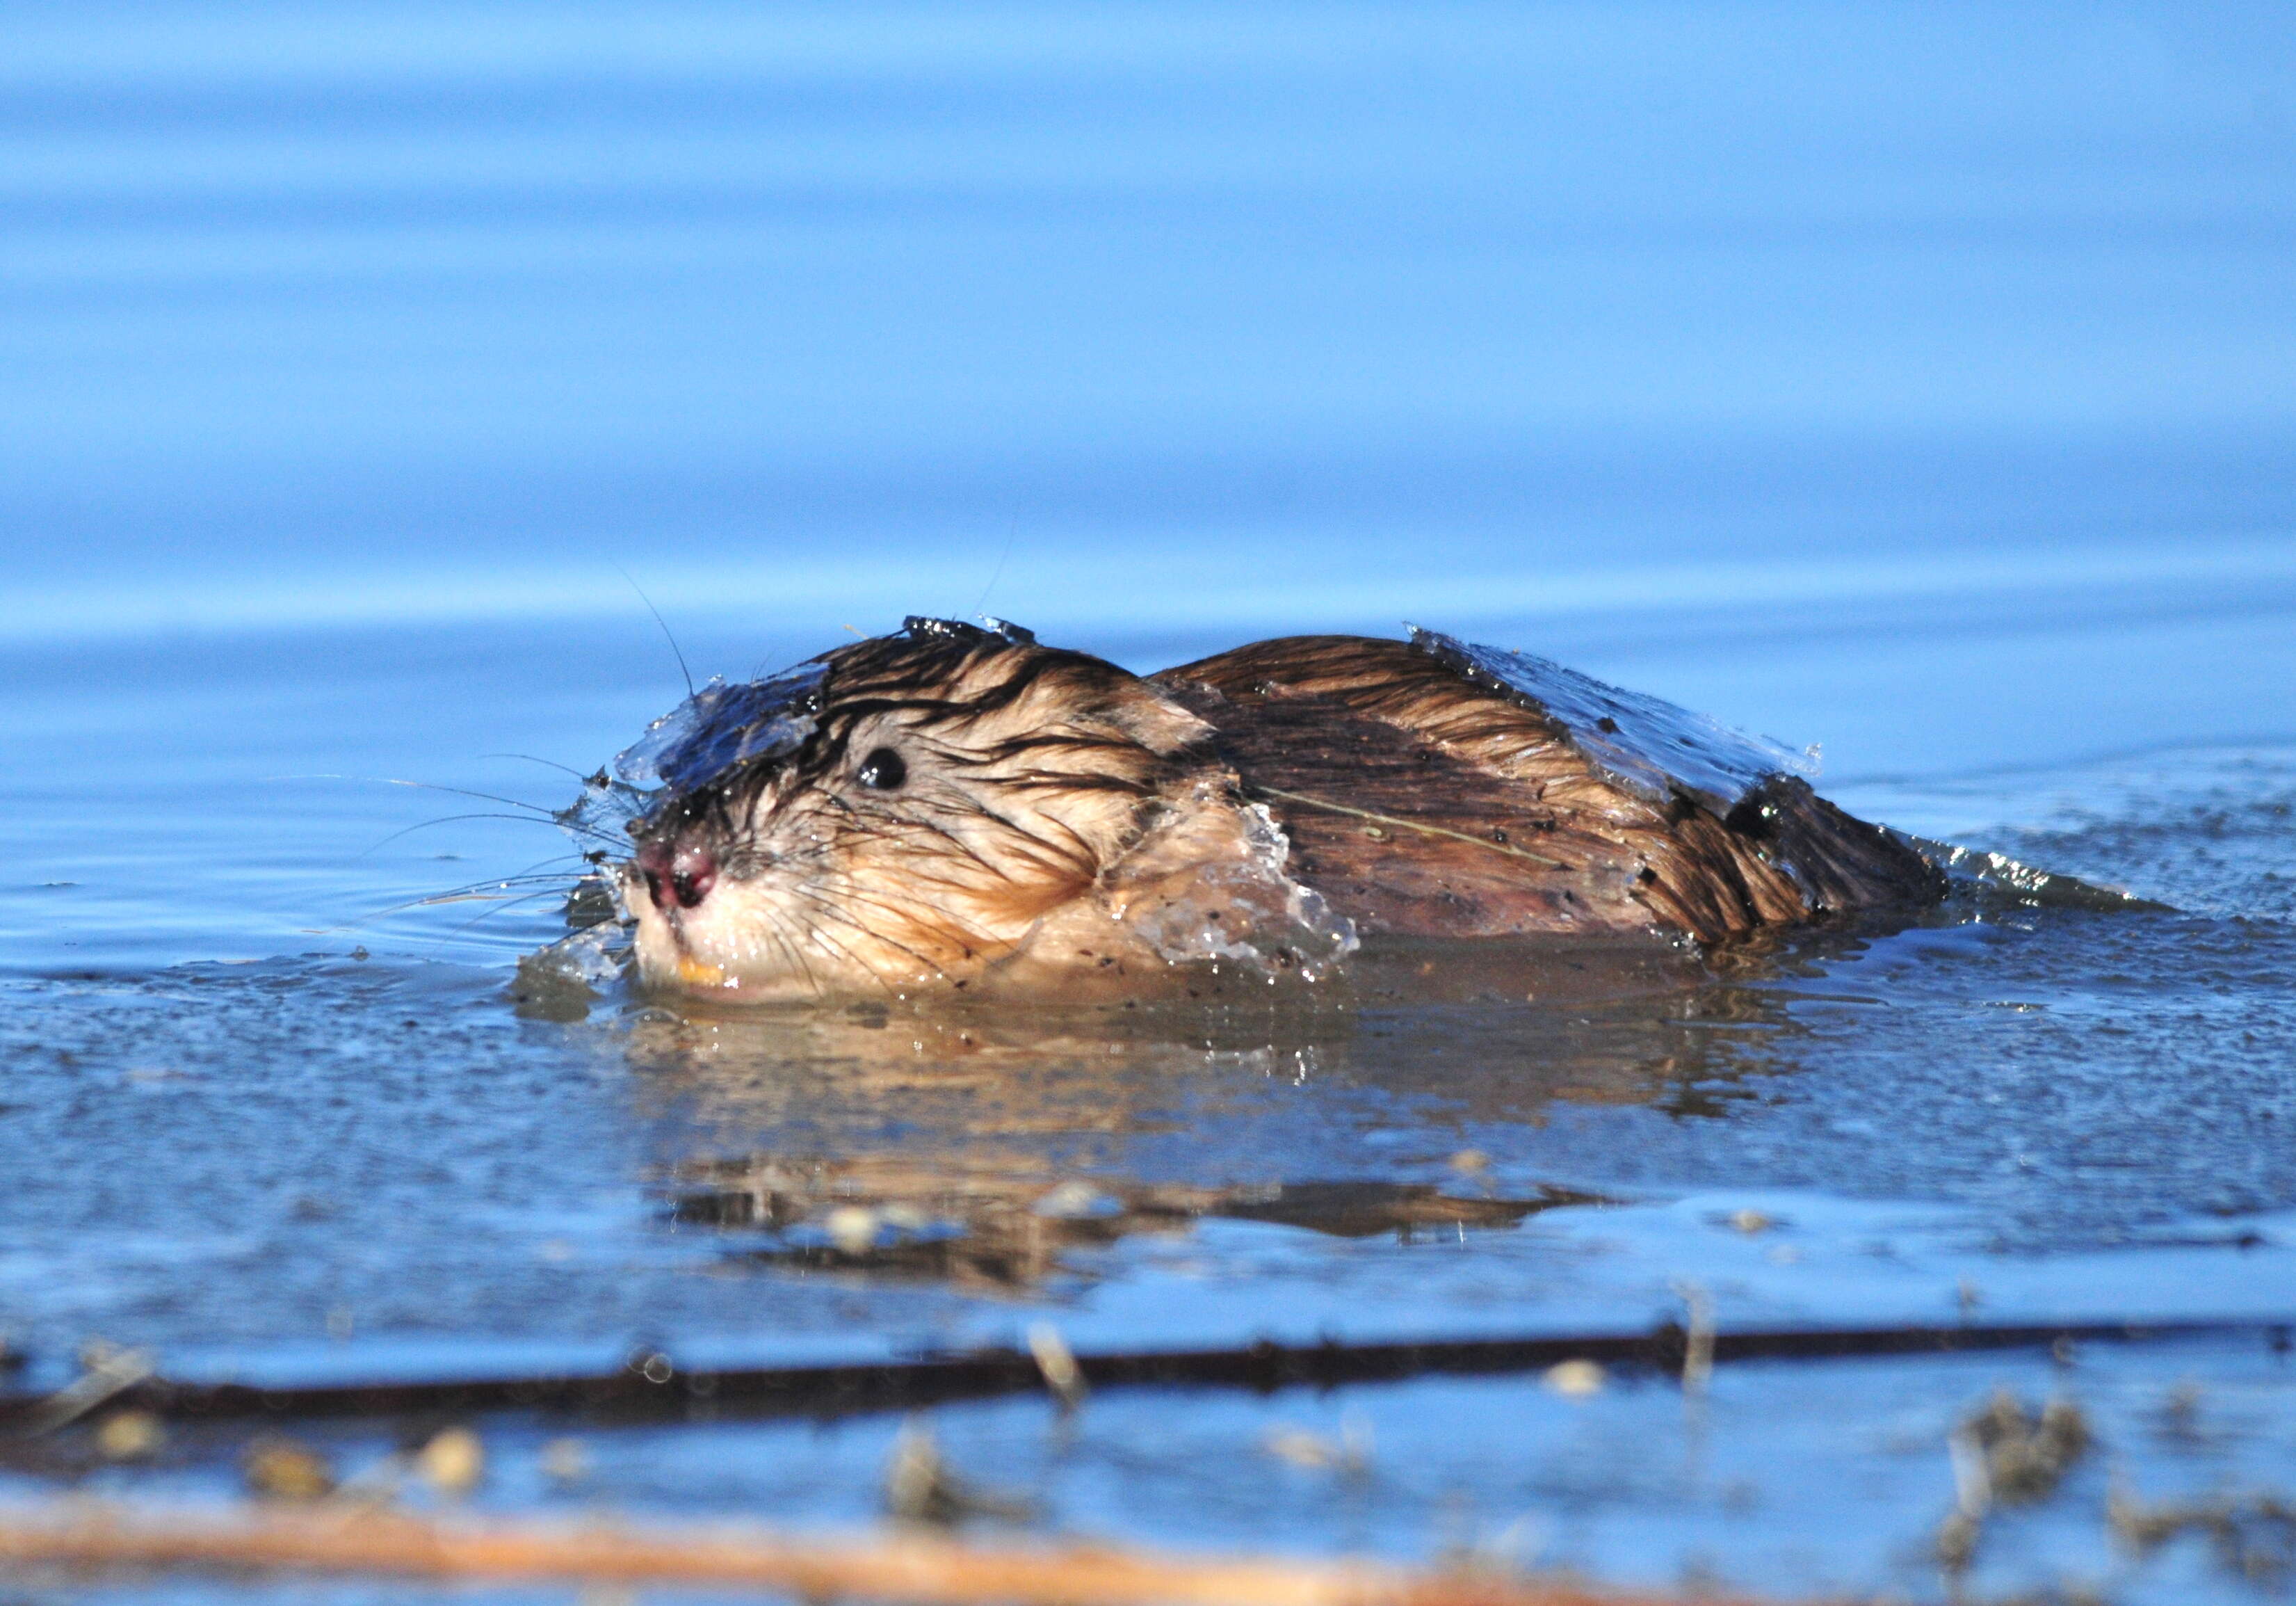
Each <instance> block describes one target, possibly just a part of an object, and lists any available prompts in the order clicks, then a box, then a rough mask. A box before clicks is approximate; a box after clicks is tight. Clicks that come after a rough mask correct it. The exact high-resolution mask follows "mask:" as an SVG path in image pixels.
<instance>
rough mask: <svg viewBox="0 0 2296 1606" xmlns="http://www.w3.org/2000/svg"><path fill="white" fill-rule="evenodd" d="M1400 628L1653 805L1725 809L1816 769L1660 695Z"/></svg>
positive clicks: (1804, 757) (1799, 756)
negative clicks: (1777, 778) (1677, 797)
mask: <svg viewBox="0 0 2296 1606" xmlns="http://www.w3.org/2000/svg"><path fill="white" fill-rule="evenodd" d="M1409 628H1410V630H1411V643H1412V645H1413V646H1414V647H1418V648H1419V649H1420V650H1421V651H1423V652H1425V653H1428V654H1431V655H1433V656H1434V657H1436V658H1438V659H1439V660H1441V661H1442V662H1443V663H1447V664H1449V665H1450V666H1451V667H1452V668H1454V669H1456V670H1459V671H1462V672H1463V673H1464V674H1465V675H1466V676H1467V678H1468V679H1471V680H1474V681H1476V682H1478V683H1479V684H1481V685H1484V686H1488V687H1491V688H1494V689H1496V690H1498V691H1502V692H1505V693H1506V694H1507V695H1509V696H1512V697H1513V698H1514V700H1515V701H1517V702H1520V703H1523V704H1529V706H1530V707H1531V708H1533V709H1534V710H1535V711H1536V712H1540V713H1543V714H1545V715H1546V717H1547V718H1549V719H1551V720H1553V721H1554V722H1555V723H1556V724H1558V725H1560V726H1562V728H1563V729H1564V730H1565V731H1566V732H1567V733H1568V734H1569V735H1570V739H1571V741H1572V742H1573V743H1575V744H1576V745H1578V747H1579V751H1580V752H1581V753H1584V754H1586V755H1587V759H1588V760H1589V761H1591V762H1593V763H1594V765H1595V768H1596V769H1598V770H1602V771H1603V774H1605V775H1607V776H1609V777H1610V778H1611V779H1612V780H1614V781H1616V782H1618V783H1619V784H1620V786H1622V787H1627V788H1628V790H1630V791H1633V792H1637V793H1640V794H1641V795H1643V796H1644V797H1647V798H1649V799H1650V800H1651V801H1652V802H1653V803H1665V802H1667V801H1669V799H1670V798H1671V797H1672V796H1673V795H1674V794H1675V793H1676V792H1677V791H1683V792H1688V793H1691V794H1693V795H1696V796H1699V797H1701V798H1702V799H1704V800H1705V801H1706V802H1707V803H1709V804H1710V805H1711V806H1713V807H1715V808H1717V809H1719V810H1722V811H1727V810H1728V809H1729V808H1730V807H1731V805H1733V804H1734V803H1737V802H1738V800H1739V799H1741V798H1743V796H1745V795H1746V794H1747V793H1749V792H1751V791H1752V790H1753V789H1754V788H1755V787H1759V786H1760V785H1761V784H1762V782H1763V781H1765V780H1767V779H1768V778H1770V777H1771V776H1773V775H1797V776H1801V777H1803V778H1808V777H1809V776H1812V775H1815V774H1816V773H1817V762H1816V759H1814V758H1813V757H1811V756H1810V755H1809V754H1803V753H1797V752H1795V751H1794V750H1793V749H1792V748H1791V747H1789V746H1787V745H1784V743H1782V742H1774V741H1772V740H1770V739H1769V738H1768V737H1756V736H1748V735H1746V734H1745V733H1744V732H1743V731H1738V730H1733V729H1730V728H1729V727H1728V726H1727V725H1725V724H1723V723H1721V722H1720V721H1717V720H1710V719H1709V718H1707V717H1706V716H1705V715H1704V714H1702V713H1693V712H1690V710H1688V709H1686V708H1677V706H1676V705H1675V704H1671V703H1669V702H1667V701H1666V700H1665V699H1663V698H1661V697H1652V696H1645V695H1644V694H1643V693H1641V692H1636V691H1625V690H1622V689H1620V688H1618V687H1615V686H1606V685H1604V684H1603V682H1602V681H1600V680H1597V679H1594V678H1593V677H1592V676H1589V675H1582V674H1580V673H1579V671H1577V670H1573V669H1565V668H1563V667H1562V665H1561V664H1560V663H1553V662H1551V661H1550V660H1548V659H1546V658H1539V657H1535V656H1533V655H1531V654H1529V653H1516V652H1509V651H1507V650H1506V649H1505V648H1503V647H1478V646H1476V645H1475V644H1474V643H1473V642H1472V641H1461V640H1459V639H1457V638H1456V637H1451V636H1446V635H1443V634H1442V633H1441V632H1439V631H1436V630H1421V629H1420V628H1419V627H1418V626H1417V625H1413V626H1411V627H1409Z"/></svg>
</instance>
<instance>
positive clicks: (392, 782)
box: [382, 775, 559, 819]
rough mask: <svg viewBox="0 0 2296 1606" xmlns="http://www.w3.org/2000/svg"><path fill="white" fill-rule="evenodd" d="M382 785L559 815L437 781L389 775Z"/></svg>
mask: <svg viewBox="0 0 2296 1606" xmlns="http://www.w3.org/2000/svg"><path fill="white" fill-rule="evenodd" d="M382 784H383V785H384V786H386V787H414V789H415V790H416V791H418V792H451V793H453V794H454V795H455V796H457V797H475V798H477V799H478V800H479V801H480V802H481V803H500V804H502V805H503V806H504V808H509V809H524V810H526V811H529V813H534V814H539V815H541V816H543V817H544V818H545V819H557V818H558V815H559V811H558V810H556V809H548V808H545V807H544V806H543V805H542V804H540V803H528V802H527V801H526V800H525V799H524V798H522V797H503V796H499V795H496V794H495V793H492V792H473V791H471V789H470V788H469V787H444V786H440V785H439V783H438V782H437V781H428V780H401V779H399V778H398V777H397V776H390V775H386V776H384V777H383V778H382Z"/></svg>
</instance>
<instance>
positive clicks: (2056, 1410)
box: [1934, 1388, 2091, 1573]
mask: <svg viewBox="0 0 2296 1606" xmlns="http://www.w3.org/2000/svg"><path fill="white" fill-rule="evenodd" d="M1947 1442H1948V1449H1949V1450H1950V1452H1951V1453H1952V1456H1953V1478H1954V1491H1955V1502H1954V1509H1953V1511H1951V1512H1950V1513H1949V1514H1948V1516H1947V1517H1946V1519H1945V1520H1944V1521H1943V1522H1941V1523H1939V1525H1938V1531H1937V1536H1936V1539H1935V1541H1934V1548H1935V1550H1936V1552H1937V1558H1938V1561H1939V1565H1940V1566H1942V1567H1943V1568H1944V1569H1946V1570H1947V1571H1948V1573H1959V1572H1961V1571H1963V1570H1964V1569H1966V1568H1967V1567H1968V1566H1969V1564H1970V1561H1972V1559H1973V1558H1974V1557H1975V1555H1976V1553H1977V1544H1978V1540H1979V1539H1980V1536H1982V1535H1983V1533H1984V1528H1985V1520H1986V1518H1987V1516H1988V1515H1989V1514H1990V1512H1991V1511H1992V1509H1993V1508H1994V1507H1995V1506H1996V1505H2030V1504H2033V1503H2037V1502H2039V1501H2043V1500H2046V1499H2047V1498H2048V1497H2049V1496H2050V1495H2054V1494H2055V1493H2056V1490H2057V1486H2058V1485H2059V1484H2060V1483H2062V1482H2063V1481H2064V1476H2065V1474H2066V1473H2067V1472H2068V1471H2070V1470H2071V1469H2072V1467H2073V1464H2074V1463H2075V1462H2078V1461H2079V1460H2080V1458H2081V1457H2082V1455H2084V1454H2087V1450H2088V1447H2089V1445H2090V1443H2091V1435H2090V1432H2089V1426H2088V1418H2087V1415H2086V1414H2085V1413H2084V1412H2082V1410H2081V1408H2080V1407H2079V1405H2077V1404H2074V1403H2073V1402H2072V1401H2071V1400H2068V1399H2063V1398H2057V1399H2053V1400H2051V1401H2049V1402H2048V1403H2047V1404H2045V1405H2043V1406H2042V1407H2041V1410H2040V1412H2039V1414H2038V1415H2035V1414H2033V1413H2032V1412H2029V1411H2027V1410H2026V1408H2025V1404H2024V1402H2022V1401H2021V1400H2020V1399H2018V1397H2017V1396H2015V1395H2013V1394H2012V1393H2010V1392H2009V1391H2008V1390H2007V1389H2005V1388H2002V1389H1997V1390H1996V1391H1995V1392H1994V1395H1993V1397H1992V1398H1991V1399H1989V1400H1988V1401H1986V1403H1985V1404H1983V1405H1981V1406H1980V1407H1979V1408H1978V1409H1977V1410H1975V1411H1973V1412H1971V1413H1970V1414H1969V1415H1968V1416H1966V1417H1964V1418H1963V1419H1962V1421H1961V1422H1960V1424H1959V1425H1958V1426H1957V1427H1956V1428H1955V1429H1954V1430H1953V1433H1952V1435H1951V1436H1950V1437H1949V1438H1948V1441H1947Z"/></svg>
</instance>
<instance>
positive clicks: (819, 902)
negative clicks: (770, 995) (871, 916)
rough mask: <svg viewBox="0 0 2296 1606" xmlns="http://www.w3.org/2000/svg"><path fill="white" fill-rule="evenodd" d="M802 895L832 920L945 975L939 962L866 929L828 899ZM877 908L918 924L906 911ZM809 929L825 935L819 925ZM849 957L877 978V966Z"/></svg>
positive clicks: (896, 939) (891, 938)
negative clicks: (834, 919)
mask: <svg viewBox="0 0 2296 1606" xmlns="http://www.w3.org/2000/svg"><path fill="white" fill-rule="evenodd" d="M800 895H801V896H803V897H804V898H805V899H806V900H807V901H808V902H811V903H813V904H815V905H816V906H817V907H818V908H820V909H822V910H824V911H826V912H827V913H828V914H829V915H830V916H832V918H836V919H837V920H839V921H841V922H842V923H843V924H845V925H847V926H849V927H852V928H853V929H854V930H855V931H857V932H859V933H860V934H861V935H863V936H865V937H869V938H871V939H873V940H874V941H876V942H880V943H884V944H885V945H886V946H887V947H889V948H898V949H899V950H900V951H902V952H903V953H906V954H907V955H908V956H909V957H910V958H911V959H914V960H916V962H917V963H918V964H920V965H922V966H923V967H924V968H926V969H928V970H930V971H931V972H933V973H934V974H935V975H940V974H943V973H944V971H945V968H944V967H943V966H942V965H941V964H940V963H939V961H938V960H936V959H931V958H928V957H927V956H926V955H924V954H922V953H919V952H918V951H916V950H915V949H914V948H912V947H910V946H909V945H908V944H907V943H904V942H902V941H900V940H899V939H898V937H889V936H887V935H885V934H884V933H883V932H881V931H872V930H870V929H869V928H868V927H865V926H864V925H862V924H861V922H859V921H858V920H856V919H854V918H852V917H851V916H849V915H848V914H846V913H845V911H844V910H840V909H839V908H838V907H837V906H836V905H835V904H833V903H831V902H828V901H827V900H826V899H824V898H823V897H822V896H821V895H820V894H816V893H802V892H801V893H800ZM876 907H877V908H879V909H882V910H885V912H886V913H887V914H890V915H893V916H896V917H897V918H900V919H902V920H904V921H906V923H907V924H910V925H914V924H916V919H915V917H914V916H913V915H909V914H906V913H905V912H904V911H902V910H896V909H891V908H889V907H887V906H886V905H884V904H881V903H880V904H878V905H876ZM808 929H809V930H810V931H811V932H812V933H813V935H816V936H822V935H823V933H822V930H821V927H819V926H817V925H816V926H812V927H808ZM824 940H825V941H826V940H828V939H827V938H825V937H824ZM832 946H835V947H838V948H839V949H840V951H844V950H843V948H842V945H841V944H838V943H832ZM848 957H849V958H850V959H852V960H853V962H854V963H855V964H857V965H859V966H860V967H861V968H863V969H864V970H866V971H868V972H869V974H870V975H872V976H877V974H878V973H877V968H876V967H875V966H873V965H872V964H870V963H869V962H868V961H867V960H865V959H862V958H861V957H860V956H859V955H858V954H852V953H848ZM883 979H884V978H883V977H882V976H878V980H879V981H880V982H882V981H883Z"/></svg>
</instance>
